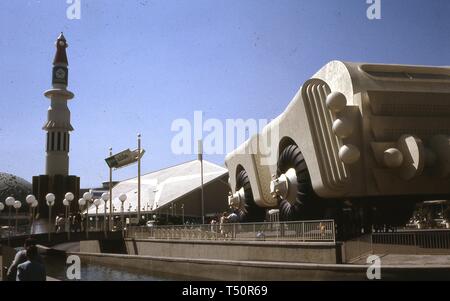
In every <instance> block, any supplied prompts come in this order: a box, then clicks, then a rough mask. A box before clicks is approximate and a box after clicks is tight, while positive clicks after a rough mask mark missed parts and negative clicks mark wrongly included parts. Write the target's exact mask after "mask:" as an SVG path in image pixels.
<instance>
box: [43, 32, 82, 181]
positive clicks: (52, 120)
mask: <svg viewBox="0 0 450 301" xmlns="http://www.w3.org/2000/svg"><path fill="white" fill-rule="evenodd" d="M67 46H68V45H67V42H66V39H65V38H64V35H63V34H62V33H61V34H60V35H59V37H58V39H57V40H56V54H55V59H54V60H53V73H52V74H53V75H52V88H51V89H50V90H47V91H45V93H44V95H45V97H47V98H49V99H50V102H51V103H50V107H49V108H48V112H47V122H46V123H45V125H44V127H43V128H42V129H43V130H45V131H47V147H46V151H47V157H46V168H45V174H47V175H49V176H55V175H63V176H67V175H69V146H70V143H69V141H70V132H71V131H73V127H72V125H71V124H70V111H69V108H68V107H67V101H68V100H69V99H72V98H73V96H74V95H73V93H72V92H70V91H69V90H67V84H68V76H69V69H68V68H67V67H68V65H69V64H68V62H67V54H66V48H67Z"/></svg>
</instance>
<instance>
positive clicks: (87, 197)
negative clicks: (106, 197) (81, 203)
mask: <svg viewBox="0 0 450 301" xmlns="http://www.w3.org/2000/svg"><path fill="white" fill-rule="evenodd" d="M83 199H84V200H85V201H86V239H88V238H89V214H88V213H89V212H88V210H89V202H90V201H91V199H92V194H91V193H90V192H85V193H84V194H83Z"/></svg>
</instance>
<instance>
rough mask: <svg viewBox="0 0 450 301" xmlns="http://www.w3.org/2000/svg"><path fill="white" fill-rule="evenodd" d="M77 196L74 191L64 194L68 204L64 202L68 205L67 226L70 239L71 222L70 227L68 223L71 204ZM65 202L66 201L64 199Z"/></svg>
mask: <svg viewBox="0 0 450 301" xmlns="http://www.w3.org/2000/svg"><path fill="white" fill-rule="evenodd" d="M74 198H75V196H74V195H73V193H72V192H68V193H66V194H65V195H64V199H65V200H67V205H66V204H64V206H66V228H67V238H68V240H70V230H71V229H70V223H69V227H67V223H68V222H69V217H70V204H71V203H72V201H73V199H74ZM63 203H64V201H63Z"/></svg>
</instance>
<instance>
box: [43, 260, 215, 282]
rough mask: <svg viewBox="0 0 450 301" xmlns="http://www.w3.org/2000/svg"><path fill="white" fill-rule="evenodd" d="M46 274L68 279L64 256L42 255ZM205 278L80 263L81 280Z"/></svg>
mask: <svg viewBox="0 0 450 301" xmlns="http://www.w3.org/2000/svg"><path fill="white" fill-rule="evenodd" d="M43 258H44V261H45V263H46V268H47V275H48V276H50V277H52V278H56V279H58V280H65V281H68V279H67V276H66V270H67V265H66V257H65V256H53V255H52V256H49V255H45V256H43ZM192 280H207V279H201V278H194V277H190V276H189V277H188V276H180V275H173V274H166V273H154V272H149V271H143V270H137V269H131V268H126V267H115V266H106V265H103V264H94V263H89V264H83V263H81V281H192Z"/></svg>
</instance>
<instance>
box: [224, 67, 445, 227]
mask: <svg viewBox="0 0 450 301" xmlns="http://www.w3.org/2000/svg"><path fill="white" fill-rule="evenodd" d="M225 164H226V166H227V168H228V170H229V176H230V178H229V183H230V188H231V192H230V196H229V204H230V206H232V207H234V208H235V209H237V210H238V211H239V213H240V217H241V221H247V222H259V221H263V220H264V218H265V216H266V209H269V208H270V209H271V208H278V209H279V214H280V219H281V220H285V221H288V220H299V219H303V220H304V219H319V218H334V219H335V220H337V221H338V223H341V224H342V225H344V227H345V226H346V227H353V228H354V229H356V230H355V231H360V230H361V229H362V230H363V231H364V229H365V231H370V230H369V229H371V228H372V227H374V226H375V227H376V226H381V225H391V226H395V225H400V224H404V223H405V222H406V221H407V220H408V219H409V218H410V217H411V215H412V212H413V209H414V205H415V203H416V202H418V201H423V200H430V199H438V198H444V199H445V198H447V199H448V198H449V197H450V68H448V67H428V66H402V65H378V64H363V63H349V62H341V61H332V62H330V63H328V64H327V65H325V66H324V67H323V68H322V69H320V70H319V71H318V72H317V73H316V74H315V75H314V76H312V78H311V79H309V80H307V81H306V82H305V83H304V84H303V85H302V87H301V88H300V90H299V91H298V92H297V94H296V95H295V97H294V98H293V100H292V101H291V102H290V103H289V105H288V107H287V108H286V110H285V111H284V112H283V113H282V114H281V115H280V116H278V117H276V118H275V119H274V120H273V121H272V122H270V123H269V124H268V125H267V126H266V127H264V129H263V130H262V131H261V133H259V134H257V135H254V136H253V137H251V138H250V139H249V140H247V141H246V142H245V143H243V144H242V145H240V146H239V147H238V148H237V149H235V150H234V151H233V152H231V153H229V154H228V155H227V157H226V159H225Z"/></svg>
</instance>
